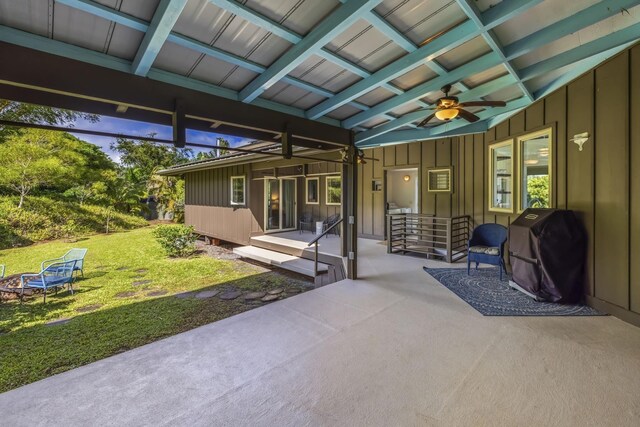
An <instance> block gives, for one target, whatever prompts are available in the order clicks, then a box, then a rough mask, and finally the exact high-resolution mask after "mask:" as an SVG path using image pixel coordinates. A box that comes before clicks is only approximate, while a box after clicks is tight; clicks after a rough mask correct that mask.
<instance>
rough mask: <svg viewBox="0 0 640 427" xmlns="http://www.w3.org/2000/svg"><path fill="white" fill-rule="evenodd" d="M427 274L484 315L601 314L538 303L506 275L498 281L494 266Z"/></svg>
mask: <svg viewBox="0 0 640 427" xmlns="http://www.w3.org/2000/svg"><path fill="white" fill-rule="evenodd" d="M423 269H424V271H426V272H427V273H428V274H429V275H431V276H433V277H434V278H435V279H436V280H437V281H438V282H440V283H441V284H443V285H444V286H445V287H446V288H447V289H449V290H450V291H451V292H453V293H454V294H456V295H457V296H458V297H460V298H461V299H462V300H463V301H464V302H466V303H467V304H469V305H470V306H471V307H473V308H475V309H476V310H477V311H479V312H480V313H481V314H482V315H484V316H604V315H605V314H604V313H601V312H599V311H598V310H596V309H594V308H591V307H588V306H586V305H582V304H557V303H552V302H537V301H534V300H533V299H532V298H530V297H528V296H526V295H525V294H523V293H522V292H519V291H516V290H514V289H511V287H509V280H508V278H507V276H506V275H504V276H503V280H502V281H500V271H499V270H498V269H497V268H481V269H479V270H472V271H471V275H467V269H466V268H427V267H423Z"/></svg>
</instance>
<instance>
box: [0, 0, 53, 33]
mask: <svg viewBox="0 0 640 427" xmlns="http://www.w3.org/2000/svg"><path fill="white" fill-rule="evenodd" d="M55 6H56V7H58V6H60V5H55ZM0 24H1V25H6V26H8V27H13V28H17V29H20V30H23V31H28V32H30V33H34V34H38V35H41V36H45V37H47V36H48V34H49V31H50V30H49V4H48V3H47V2H44V1H41V0H22V1H12V0H0Z"/></svg>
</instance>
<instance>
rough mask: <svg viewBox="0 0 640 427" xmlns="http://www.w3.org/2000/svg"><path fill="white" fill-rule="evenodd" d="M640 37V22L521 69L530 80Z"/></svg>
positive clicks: (525, 78) (523, 75) (523, 77)
mask: <svg viewBox="0 0 640 427" xmlns="http://www.w3.org/2000/svg"><path fill="white" fill-rule="evenodd" d="M639 39H640V23H637V24H633V25H630V26H628V27H626V28H624V29H622V30H618V31H616V32H615V33H611V34H609V35H607V36H604V37H600V38H599V39H595V40H593V41H590V42H589V43H586V44H583V45H580V46H578V47H574V48H573V49H569V50H567V51H565V52H562V53H559V54H557V55H555V56H552V57H551V58H548V59H545V60H543V61H540V62H537V63H535V64H532V65H529V66H528V67H525V68H523V69H521V70H520V73H521V74H522V79H523V80H530V79H532V78H534V77H537V76H539V75H541V74H544V73H547V72H549V71H552V70H556V69H558V68H562V67H564V66H567V65H570V64H572V63H574V62H578V61H581V60H583V59H586V58H589V57H592V56H594V55H597V54H599V53H602V52H605V51H607V50H610V49H614V48H616V47H618V46H620V45H623V44H625V43H631V42H634V41H637V40H639Z"/></svg>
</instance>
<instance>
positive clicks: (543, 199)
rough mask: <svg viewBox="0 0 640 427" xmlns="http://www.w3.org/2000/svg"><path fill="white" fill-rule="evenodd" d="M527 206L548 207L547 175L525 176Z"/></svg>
mask: <svg viewBox="0 0 640 427" xmlns="http://www.w3.org/2000/svg"><path fill="white" fill-rule="evenodd" d="M527 206H529V207H532V208H548V207H549V175H533V176H529V177H528V178H527Z"/></svg>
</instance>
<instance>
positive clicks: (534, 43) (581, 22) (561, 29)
mask: <svg viewBox="0 0 640 427" xmlns="http://www.w3.org/2000/svg"><path fill="white" fill-rule="evenodd" d="M503 3H504V2H503ZM500 4H502V3H500ZM637 5H638V0H606V1H601V2H599V3H596V4H594V5H592V6H590V7H587V8H586V9H582V10H581V11H579V12H577V13H574V14H573V15H571V16H569V17H567V18H564V19H562V20H560V21H558V22H555V23H553V24H550V25H548V26H546V27H544V28H541V29H540V30H538V31H536V32H534V33H531V34H529V35H528V36H525V37H523V38H521V39H520V40H516V41H514V42H512V43H511V44H508V45H506V46H505V47H504V52H505V54H506V56H507V59H508V60H512V59H514V58H517V57H519V56H522V55H525V54H527V53H529V52H531V51H533V50H535V49H537V48H539V47H542V46H544V45H546V44H548V43H551V42H552V41H554V40H558V39H560V38H562V37H565V36H568V35H569V34H573V33H575V32H576V31H579V30H581V29H583V28H586V27H588V26H590V25H593V24H596V23H598V22H600V21H602V20H604V19H607V18H609V17H611V16H613V15H615V14H617V13H620V10H622V9H627V8H631V7H633V6H637ZM496 7H497V6H496Z"/></svg>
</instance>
